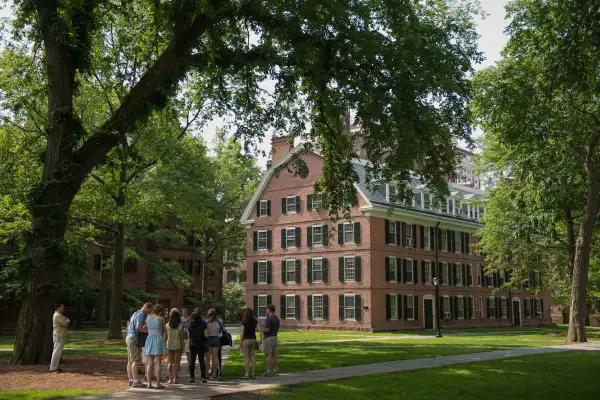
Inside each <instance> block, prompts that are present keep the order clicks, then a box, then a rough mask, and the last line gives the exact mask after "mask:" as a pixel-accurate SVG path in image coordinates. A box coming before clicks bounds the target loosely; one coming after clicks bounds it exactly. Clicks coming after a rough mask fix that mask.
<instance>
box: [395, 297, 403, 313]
mask: <svg viewBox="0 0 600 400" xmlns="http://www.w3.org/2000/svg"><path fill="white" fill-rule="evenodd" d="M396 299H397V300H398V305H397V306H396V312H397V313H398V319H402V295H401V294H400V293H398V294H396Z"/></svg>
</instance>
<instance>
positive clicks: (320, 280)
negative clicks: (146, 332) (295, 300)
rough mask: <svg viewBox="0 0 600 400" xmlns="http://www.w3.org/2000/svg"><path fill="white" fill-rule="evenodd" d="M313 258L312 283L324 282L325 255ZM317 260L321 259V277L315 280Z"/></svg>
mask: <svg viewBox="0 0 600 400" xmlns="http://www.w3.org/2000/svg"><path fill="white" fill-rule="evenodd" d="M311 260H312V263H313V270H312V272H311V273H312V276H311V280H312V283H323V257H314V258H312V259H311ZM315 260H319V261H321V279H319V280H315V270H314V265H315V264H314V262H315Z"/></svg>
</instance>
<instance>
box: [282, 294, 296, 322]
mask: <svg viewBox="0 0 600 400" xmlns="http://www.w3.org/2000/svg"><path fill="white" fill-rule="evenodd" d="M290 297H291V298H292V299H293V300H294V316H293V317H288V312H287V311H288V308H289V307H288V299H289V298H290ZM285 319H296V295H295V294H286V295H285Z"/></svg>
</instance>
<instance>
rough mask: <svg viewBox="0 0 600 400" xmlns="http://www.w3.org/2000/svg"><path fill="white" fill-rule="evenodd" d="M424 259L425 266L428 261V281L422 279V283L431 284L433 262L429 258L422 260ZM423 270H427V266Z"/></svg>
mask: <svg viewBox="0 0 600 400" xmlns="http://www.w3.org/2000/svg"><path fill="white" fill-rule="evenodd" d="M423 261H425V267H427V263H429V276H428V278H429V282H427V279H423V284H424V285H433V263H432V262H431V260H423ZM425 271H427V268H425Z"/></svg>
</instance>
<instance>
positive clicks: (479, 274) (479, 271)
mask: <svg viewBox="0 0 600 400" xmlns="http://www.w3.org/2000/svg"><path fill="white" fill-rule="evenodd" d="M484 282H485V281H484V274H483V267H482V266H481V265H478V266H477V286H479V287H482V286H483V285H484Z"/></svg>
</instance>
